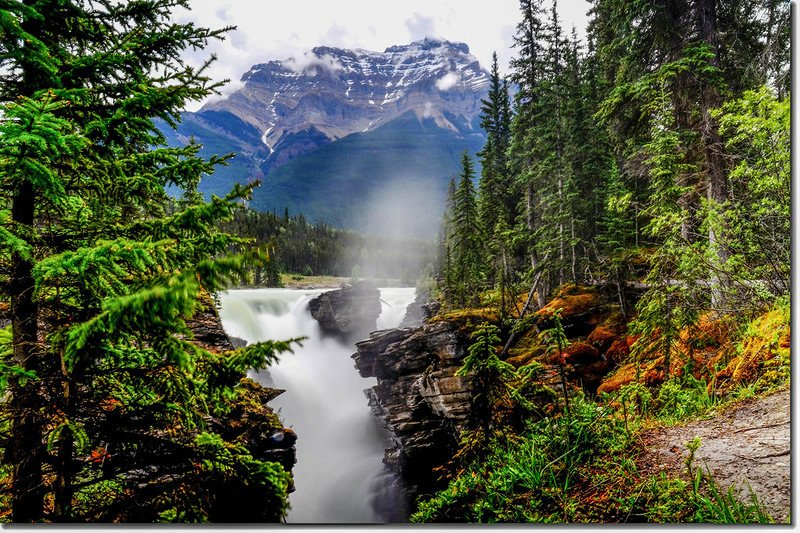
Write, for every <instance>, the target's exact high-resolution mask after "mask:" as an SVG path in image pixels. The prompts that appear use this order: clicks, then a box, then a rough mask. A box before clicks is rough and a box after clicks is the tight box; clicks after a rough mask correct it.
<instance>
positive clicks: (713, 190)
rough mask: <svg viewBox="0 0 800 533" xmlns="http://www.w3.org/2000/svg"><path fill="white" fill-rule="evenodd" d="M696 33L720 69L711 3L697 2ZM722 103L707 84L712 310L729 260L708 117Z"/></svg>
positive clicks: (719, 162)
mask: <svg viewBox="0 0 800 533" xmlns="http://www.w3.org/2000/svg"><path fill="white" fill-rule="evenodd" d="M697 30H698V36H699V38H700V40H701V41H702V42H704V43H705V44H707V45H708V46H709V47H710V48H711V50H712V51H713V52H714V55H713V57H712V58H711V65H712V66H714V67H719V59H718V54H719V34H718V30H717V10H716V4H715V2H714V0H697ZM721 103H722V99H721V97H720V94H719V90H718V89H717V87H715V86H714V85H712V84H710V83H707V84H705V85H704V88H703V97H702V102H701V109H700V111H701V120H702V125H701V127H702V136H703V143H704V145H705V157H706V174H707V184H706V198H707V199H708V204H709V209H710V210H711V216H712V220H711V224H709V226H708V247H709V249H710V250H711V252H712V254H714V265H712V272H711V276H710V278H711V285H712V287H711V306H712V308H718V307H719V306H721V305H722V299H723V298H722V293H723V281H722V280H721V279H720V278H719V274H718V272H719V271H718V268H719V267H721V266H723V265H724V264H725V262H726V261H727V260H728V250H727V248H726V246H725V245H724V243H723V242H720V227H719V226H718V225H717V222H718V221H719V220H718V217H717V216H716V215H718V214H720V213H721V208H722V205H723V204H724V203H725V201H726V200H727V198H728V181H727V175H726V167H725V160H724V157H723V143H722V137H721V136H720V134H719V125H718V124H717V121H716V120H714V118H713V117H712V116H711V110H712V109H715V108H717V107H719V106H720V105H721Z"/></svg>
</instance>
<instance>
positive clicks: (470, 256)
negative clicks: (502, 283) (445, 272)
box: [450, 150, 485, 307]
mask: <svg viewBox="0 0 800 533" xmlns="http://www.w3.org/2000/svg"><path fill="white" fill-rule="evenodd" d="M474 179H475V170H474V166H473V164H472V159H471V158H470V156H469V153H467V151H466V150H465V151H464V153H463V155H462V157H461V173H460V174H459V181H458V188H457V189H456V191H455V202H454V205H453V221H452V233H451V236H450V242H451V243H452V247H451V254H450V261H451V264H452V266H451V268H452V269H453V280H452V283H453V284H454V289H455V290H454V293H455V298H456V301H457V302H458V303H459V305H461V306H462V307H463V306H467V305H472V304H474V303H476V297H477V294H478V291H479V290H480V289H481V288H482V285H483V280H484V276H485V271H484V263H485V255H484V241H483V239H484V237H483V229H482V228H481V227H480V225H479V223H478V203H477V198H476V194H475V186H474V184H473V180H474Z"/></svg>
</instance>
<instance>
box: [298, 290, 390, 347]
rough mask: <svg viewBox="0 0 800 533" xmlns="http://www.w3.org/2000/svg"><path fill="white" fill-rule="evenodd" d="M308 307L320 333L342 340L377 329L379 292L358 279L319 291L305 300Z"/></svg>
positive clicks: (379, 306)
mask: <svg viewBox="0 0 800 533" xmlns="http://www.w3.org/2000/svg"><path fill="white" fill-rule="evenodd" d="M308 310H309V311H310V312H311V316H313V317H314V319H316V321H317V322H319V326H320V328H321V329H322V331H323V333H325V334H327V335H331V336H335V337H339V338H341V339H343V340H353V339H357V338H362V337H365V336H367V334H369V332H371V331H374V330H375V329H377V321H378V316H380V314H381V301H380V291H379V290H378V288H377V287H376V286H375V284H373V283H371V282H369V281H359V282H358V283H354V284H353V285H350V286H347V287H342V288H341V289H336V290H333V291H328V292H324V293H322V294H320V295H319V296H317V297H316V298H314V299H312V300H311V301H310V302H308Z"/></svg>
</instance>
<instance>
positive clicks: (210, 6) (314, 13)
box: [178, 0, 589, 92]
mask: <svg viewBox="0 0 800 533" xmlns="http://www.w3.org/2000/svg"><path fill="white" fill-rule="evenodd" d="M190 4H191V6H192V10H191V12H183V11H182V12H180V13H178V20H180V21H187V20H192V21H195V22H196V23H198V24H200V25H203V26H206V27H211V28H217V27H222V26H228V25H231V26H237V29H236V30H234V31H233V32H231V33H230V34H229V36H228V38H227V39H226V40H225V41H224V42H222V43H213V44H212V45H211V46H210V47H209V49H208V50H207V51H206V53H208V52H209V51H210V52H214V53H216V54H217V56H218V58H219V59H218V61H217V62H216V64H215V65H214V67H213V71H212V75H213V77H214V78H215V79H224V78H229V79H231V80H232V82H234V83H231V84H230V85H229V87H228V88H227V89H225V92H230V91H231V90H234V89H235V88H236V83H235V82H237V81H238V80H239V78H240V77H241V76H242V74H244V73H245V72H246V71H247V70H249V68H250V67H251V66H252V65H254V64H256V63H263V62H265V61H269V60H271V59H286V58H288V57H292V56H297V55H299V54H302V53H303V52H305V51H307V50H310V49H311V48H313V47H315V46H318V45H328V46H338V47H343V48H366V49H368V50H378V51H382V50H384V49H385V48H386V47H388V46H391V45H395V44H407V43H409V42H411V41H415V40H418V39H422V38H423V37H441V38H445V39H448V40H450V41H460V42H465V43H467V44H468V45H469V47H470V51H471V52H472V54H473V55H475V56H476V57H477V58H478V60H479V61H480V62H481V65H483V66H484V67H486V68H488V66H489V64H490V61H491V56H492V52H493V51H496V52H497V54H498V56H499V59H500V67H501V69H506V68H507V66H508V61H509V60H510V59H511V57H512V55H513V53H514V52H513V50H512V49H511V43H512V38H513V35H514V32H515V27H516V25H517V23H518V22H519V18H520V17H519V2H518V0H484V1H482V2H477V1H475V0H396V1H384V0H372V1H369V0H280V1H277V0H227V1H226V0H190ZM559 4H560V5H559V12H560V15H561V18H562V20H563V22H564V23H563V26H564V28H565V30H566V31H567V32H570V31H571V28H572V26H573V25H574V26H575V27H576V29H577V30H578V33H579V35H580V36H581V37H583V35H584V32H585V27H586V11H588V9H589V3H588V2H586V1H584V0H561V1H560V2H559ZM187 59H189V60H190V61H192V62H196V61H198V60H199V56H194V57H190V58H187Z"/></svg>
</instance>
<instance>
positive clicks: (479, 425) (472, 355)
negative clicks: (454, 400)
mask: <svg viewBox="0 0 800 533" xmlns="http://www.w3.org/2000/svg"><path fill="white" fill-rule="evenodd" d="M499 332H500V330H499V329H498V328H497V327H496V326H493V325H491V324H488V323H486V322H484V323H482V324H480V325H479V326H478V327H477V329H476V330H475V331H473V332H472V334H471V335H470V338H471V339H472V341H473V342H472V344H470V346H469V349H468V353H467V355H466V357H464V362H463V363H462V365H461V368H459V369H458V371H457V372H456V376H460V377H467V378H468V379H469V382H470V388H471V390H472V404H473V419H474V420H473V426H474V427H473V430H474V431H477V432H480V434H481V435H482V440H483V442H482V443H481V444H482V445H483V446H485V445H486V443H487V442H488V440H489V439H491V437H492V435H493V433H494V431H495V430H496V428H497V426H498V425H499V421H498V420H497V410H498V408H500V407H503V406H507V405H508V404H509V403H510V383H511V381H512V380H513V379H514V378H515V377H516V375H515V372H514V367H513V366H511V365H510V364H508V363H506V362H505V361H502V360H501V359H500V358H499V357H498V356H497V345H498V344H499V342H500V337H499V336H498V333H499Z"/></svg>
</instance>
